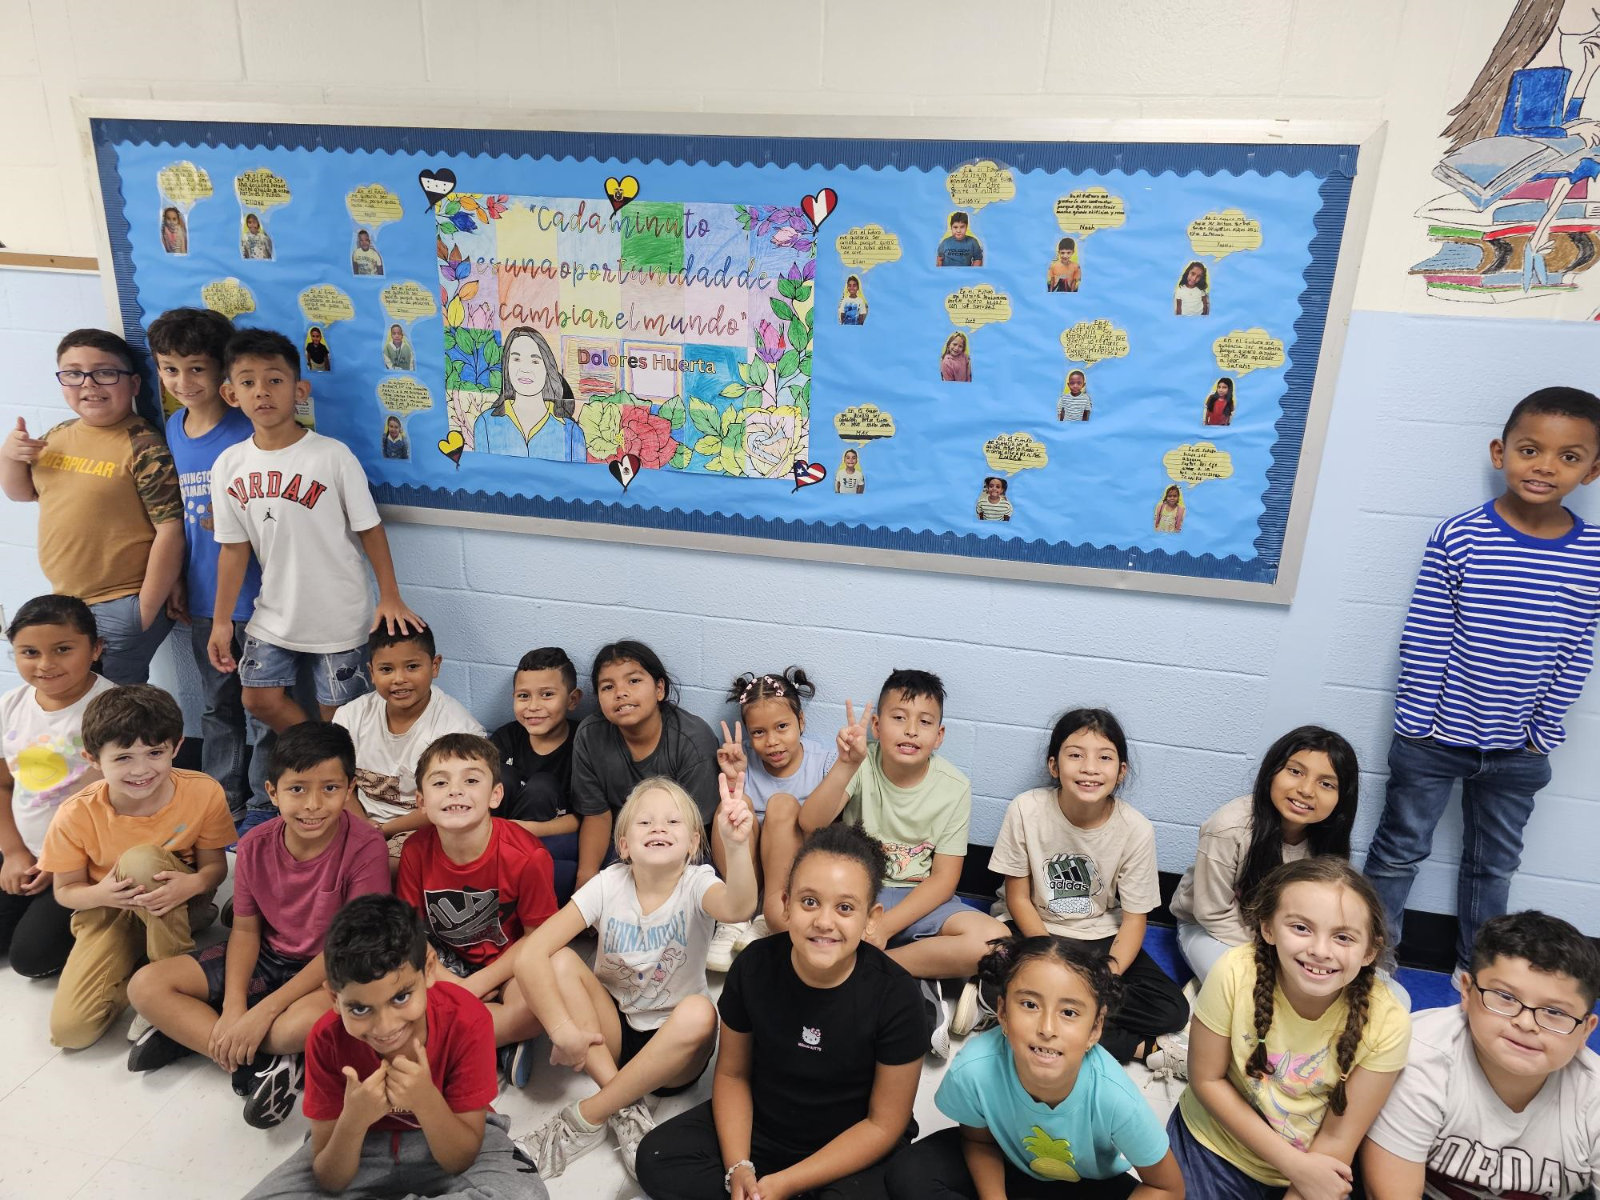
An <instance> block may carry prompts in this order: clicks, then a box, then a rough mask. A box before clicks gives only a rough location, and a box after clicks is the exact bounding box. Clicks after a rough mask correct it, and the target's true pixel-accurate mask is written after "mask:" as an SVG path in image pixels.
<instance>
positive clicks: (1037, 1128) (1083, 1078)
mask: <svg viewBox="0 0 1600 1200" xmlns="http://www.w3.org/2000/svg"><path fill="white" fill-rule="evenodd" d="M933 1099H934V1103H935V1104H937V1105H938V1106H939V1111H940V1112H942V1113H944V1115H945V1116H947V1117H949V1118H950V1119H951V1120H953V1121H957V1122H959V1123H960V1124H962V1125H968V1126H971V1127H972V1128H974V1129H987V1130H988V1131H989V1133H990V1134H991V1135H992V1136H993V1137H994V1140H995V1141H996V1142H997V1143H998V1144H999V1146H1000V1149H1001V1150H1002V1151H1004V1153H1005V1156H1006V1157H1007V1158H1009V1159H1010V1160H1011V1161H1012V1162H1013V1163H1014V1164H1016V1166H1017V1167H1018V1168H1019V1169H1020V1170H1023V1171H1026V1172H1027V1173H1028V1174H1029V1175H1031V1176H1033V1178H1035V1179H1048V1180H1054V1181H1059V1180H1069V1181H1070V1180H1076V1179H1113V1178H1115V1177H1116V1176H1118V1175H1121V1174H1123V1173H1124V1172H1125V1171H1127V1169H1128V1166H1129V1164H1130V1163H1131V1164H1132V1165H1134V1166H1136V1167H1148V1166H1151V1165H1152V1164H1154V1163H1158V1162H1160V1161H1161V1159H1162V1157H1163V1156H1165V1154H1166V1153H1167V1134H1166V1131H1165V1130H1164V1129H1162V1128H1161V1122H1160V1121H1159V1120H1157V1119H1156V1115H1155V1113H1154V1112H1153V1111H1152V1110H1151V1108H1150V1104H1149V1101H1147V1100H1146V1099H1145V1098H1144V1097H1143V1096H1142V1095H1141V1094H1140V1093H1139V1089H1138V1088H1137V1087H1135V1086H1134V1083H1133V1080H1132V1079H1130V1078H1129V1077H1128V1073H1127V1072H1126V1071H1124V1070H1123V1069H1122V1068H1121V1067H1120V1066H1118V1065H1117V1060H1116V1059H1114V1058H1112V1057H1111V1055H1110V1054H1108V1053H1107V1052H1106V1051H1105V1050H1103V1049H1101V1048H1100V1047H1099V1046H1092V1047H1090V1049H1089V1053H1088V1054H1086V1055H1084V1056H1083V1065H1082V1066H1081V1067H1079V1068H1078V1081H1077V1082H1076V1083H1075V1084H1073V1087H1072V1093H1071V1094H1070V1095H1069V1096H1068V1097H1067V1098H1066V1099H1065V1100H1063V1101H1062V1102H1061V1103H1060V1104H1057V1105H1056V1106H1055V1107H1054V1108H1052V1107H1050V1105H1048V1104H1041V1103H1040V1102H1039V1101H1037V1100H1035V1099H1034V1098H1033V1097H1032V1096H1030V1095H1028V1093H1027V1092H1026V1091H1025V1090H1024V1089H1023V1086H1022V1081H1021V1080H1019V1079H1018V1078H1017V1064H1016V1060H1015V1059H1013V1058H1012V1056H1011V1045H1010V1043H1009V1042H1007V1041H1006V1035H1005V1031H1004V1030H1002V1029H1000V1028H998V1027H996V1028H994V1029H989V1030H986V1031H985V1032H983V1033H980V1034H978V1035H977V1036H976V1037H971V1038H968V1039H967V1044H966V1045H965V1046H963V1047H962V1048H961V1053H959V1054H957V1055H956V1057H955V1061H954V1062H952V1063H951V1064H950V1069H949V1070H948V1071H946V1072H945V1076H944V1080H943V1082H941V1083H940V1084H939V1090H938V1092H937V1093H936V1094H935V1095H934V1098H933ZM1035 1163H1043V1164H1044V1165H1045V1168H1046V1169H1045V1170H1043V1171H1041V1170H1038V1169H1036V1167H1035V1166H1034V1164H1035ZM1069 1172H1070V1173H1069Z"/></svg>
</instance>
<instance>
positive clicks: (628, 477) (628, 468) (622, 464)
mask: <svg viewBox="0 0 1600 1200" xmlns="http://www.w3.org/2000/svg"><path fill="white" fill-rule="evenodd" d="M642 465H643V463H642V461H641V460H640V458H639V456H638V455H637V454H623V455H619V456H618V457H616V458H613V459H612V460H611V462H610V463H609V464H607V467H606V469H607V470H608V471H610V472H611V478H613V479H615V480H616V481H617V482H618V483H620V484H621V485H622V490H623V491H627V490H628V485H629V484H630V483H632V482H633V477H634V476H635V475H637V474H638V473H639V468H640V467H641V466H642Z"/></svg>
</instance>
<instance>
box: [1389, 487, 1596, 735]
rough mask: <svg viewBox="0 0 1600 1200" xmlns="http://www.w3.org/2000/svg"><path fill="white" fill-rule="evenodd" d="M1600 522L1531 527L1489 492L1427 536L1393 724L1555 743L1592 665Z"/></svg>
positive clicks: (1404, 729) (1419, 731) (1403, 645)
mask: <svg viewBox="0 0 1600 1200" xmlns="http://www.w3.org/2000/svg"><path fill="white" fill-rule="evenodd" d="M1597 620H1600V526H1594V525H1587V524H1585V523H1584V522H1583V521H1581V520H1580V519H1578V517H1577V516H1576V515H1574V516H1573V526H1572V529H1571V531H1570V532H1569V533H1567V535H1566V536H1565V537H1560V538H1548V539H1546V538H1534V537H1529V536H1528V535H1527V534H1525V533H1519V532H1518V531H1517V530H1515V529H1513V528H1511V526H1509V525H1508V524H1506V522H1505V520H1504V519H1503V518H1502V517H1501V516H1500V514H1499V513H1497V512H1496V511H1495V509H1494V502H1493V501H1490V502H1489V503H1488V504H1485V505H1483V506H1482V507H1481V508H1475V509H1472V510H1470V511H1469V512H1464V513H1461V514H1459V515H1458V516H1454V517H1451V518H1449V519H1448V520H1446V521H1443V522H1441V523H1440V525H1439V527H1438V528H1437V529H1435V530H1434V531H1433V536H1432V537H1430V538H1429V539H1428V547H1427V550H1426V551H1424V553H1423V556H1422V570H1421V572H1420V573H1419V574H1418V576H1417V586H1416V590H1415V591H1414V592H1413V593H1412V595H1411V607H1410V609H1409V610H1408V611H1407V613H1406V624H1405V629H1404V631H1403V632H1402V633H1401V635H1400V681H1399V683H1398V685H1397V686H1396V689H1395V706H1394V728H1395V732H1396V733H1398V734H1400V735H1401V736H1402V737H1412V738H1423V737H1431V738H1435V739H1437V740H1438V741H1441V742H1445V743H1447V744H1449V745H1453V746H1470V747H1473V748H1475V749H1479V750H1513V749H1517V748H1519V747H1521V746H1524V745H1530V744H1531V745H1532V746H1534V747H1535V748H1536V749H1538V750H1541V751H1544V752H1545V753H1549V752H1550V751H1551V750H1554V749H1555V748H1556V747H1557V746H1559V745H1561V743H1562V742H1563V741H1565V740H1566V736H1567V732H1566V728H1565V727H1564V725H1563V724H1562V721H1563V719H1564V718H1565V716H1566V713H1567V709H1568V708H1570V707H1571V706H1572V702H1573V701H1574V700H1576V699H1577V698H1578V695H1579V693H1580V692H1582V691H1583V684H1584V681H1585V680H1586V679H1588V677H1589V670H1590V668H1591V667H1592V666H1593V665H1594V634H1595V625H1596V622H1597Z"/></svg>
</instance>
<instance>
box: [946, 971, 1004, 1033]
mask: <svg viewBox="0 0 1600 1200" xmlns="http://www.w3.org/2000/svg"><path fill="white" fill-rule="evenodd" d="M992 991H993V988H991V987H990V986H989V985H988V984H986V983H984V982H982V981H980V980H979V979H978V978H976V977H973V978H972V979H969V980H967V982H966V985H965V986H964V987H963V988H962V989H961V998H960V999H959V1000H957V1001H956V1007H955V1012H954V1014H953V1015H952V1016H951V1018H950V1036H951V1037H966V1036H967V1035H968V1034H969V1033H979V1032H981V1031H983V1030H985V1029H988V1028H989V1027H990V1026H991V1025H993V1024H995V1022H996V1021H997V1019H998V1018H996V1016H995V1012H994V1000H993V998H992V997H991V993H992Z"/></svg>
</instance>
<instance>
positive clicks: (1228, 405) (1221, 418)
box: [1204, 376, 1233, 425]
mask: <svg viewBox="0 0 1600 1200" xmlns="http://www.w3.org/2000/svg"><path fill="white" fill-rule="evenodd" d="M1204 424H1207V425H1232V424H1233V380H1231V379H1229V378H1228V377H1227V376H1223V377H1222V378H1221V379H1219V380H1217V383H1216V386H1215V387H1213V388H1212V389H1211V394H1210V395H1209V396H1207V397H1206V413H1205V421H1204Z"/></svg>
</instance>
